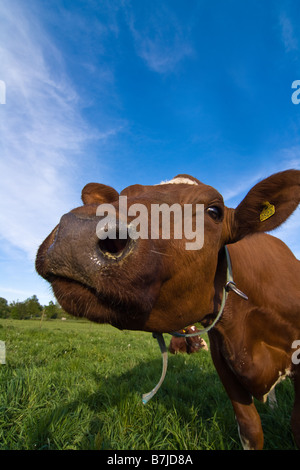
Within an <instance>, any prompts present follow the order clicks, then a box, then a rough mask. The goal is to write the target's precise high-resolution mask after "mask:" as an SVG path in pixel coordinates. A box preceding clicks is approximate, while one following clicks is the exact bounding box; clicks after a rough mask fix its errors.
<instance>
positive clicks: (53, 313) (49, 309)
mask: <svg viewBox="0 0 300 470" xmlns="http://www.w3.org/2000/svg"><path fill="white" fill-rule="evenodd" d="M44 313H45V315H46V317H47V318H52V319H54V318H57V317H58V314H59V311H58V308H57V305H56V304H54V303H53V302H52V300H50V302H49V305H46V306H45V307H44Z"/></svg>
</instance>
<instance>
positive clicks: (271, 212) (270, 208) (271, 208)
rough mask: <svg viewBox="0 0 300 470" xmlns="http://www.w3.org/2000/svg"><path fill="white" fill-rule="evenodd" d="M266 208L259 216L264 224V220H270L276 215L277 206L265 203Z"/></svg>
mask: <svg viewBox="0 0 300 470" xmlns="http://www.w3.org/2000/svg"><path fill="white" fill-rule="evenodd" d="M264 206H265V207H264V208H263V210H262V211H261V213H260V214H259V220H260V221H261V222H263V221H264V220H267V219H269V218H270V217H272V215H274V214H275V206H273V204H270V203H269V202H268V201H266V202H264Z"/></svg>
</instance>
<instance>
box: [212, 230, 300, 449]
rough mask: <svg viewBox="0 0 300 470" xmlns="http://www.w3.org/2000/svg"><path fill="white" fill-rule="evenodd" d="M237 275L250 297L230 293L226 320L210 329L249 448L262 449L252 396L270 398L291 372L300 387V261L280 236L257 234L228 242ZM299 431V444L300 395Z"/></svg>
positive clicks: (299, 399)
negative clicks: (298, 359) (299, 351)
mask: <svg viewBox="0 0 300 470" xmlns="http://www.w3.org/2000/svg"><path fill="white" fill-rule="evenodd" d="M228 249H229V252H230V257H231V261H232V268H233V276H234V280H235V282H236V283H237V285H238V286H239V287H240V288H241V289H242V290H243V291H244V292H246V293H247V295H248V297H249V300H248V301H247V302H245V301H244V300H243V299H241V298H239V297H238V296H236V295H235V294H234V293H230V294H229V296H228V299H227V302H226V306H225V309H224V313H223V315H222V318H221V320H220V321H219V322H218V323H217V324H216V326H215V327H214V328H213V329H212V330H211V332H210V333H209V339H210V349H211V354H212V358H213V362H214V364H215V367H216V369H217V372H218V374H219V376H220V378H221V380H222V382H223V385H224V387H225V389H226V391H227V393H228V395H229V398H230V399H231V401H232V404H233V407H234V410H235V413H236V416H239V415H241V416H243V419H242V420H241V421H240V422H239V428H240V435H241V439H242V441H243V445H244V446H245V447H246V448H248V447H249V448H255V447H257V446H258V447H260V446H262V444H263V433H262V428H261V424H260V418H259V416H258V413H257V411H256V408H255V406H254V404H253V399H252V397H255V398H257V399H258V400H261V401H264V400H265V398H266V396H267V394H268V393H269V392H270V390H272V388H273V387H275V385H276V383H278V382H279V381H280V380H282V379H284V378H285V377H286V376H290V377H292V378H293V380H294V381H295V386H296V389H297V390H299V387H300V371H299V365H296V364H293V363H292V354H293V353H294V352H295V350H294V349H292V347H291V346H292V344H293V342H294V341H295V339H296V338H300V261H298V260H297V259H296V258H295V257H294V255H293V254H292V253H291V251H290V250H289V249H288V248H287V246H286V245H285V244H284V243H283V242H282V241H280V240H278V239H277V238H274V237H272V236H270V235H266V234H255V235H252V236H248V237H246V238H244V239H242V240H241V241H239V242H237V243H235V244H233V245H230V246H228ZM295 400H296V401H295V407H294V416H293V421H292V425H293V430H294V434H295V438H296V439H297V442H298V444H299V442H300V441H299V439H300V434H299V432H300V410H299V406H300V396H299V393H298V395H296V397H295Z"/></svg>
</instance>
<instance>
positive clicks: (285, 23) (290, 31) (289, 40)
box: [279, 12, 298, 52]
mask: <svg viewBox="0 0 300 470" xmlns="http://www.w3.org/2000/svg"><path fill="white" fill-rule="evenodd" d="M279 23H280V28H281V37H282V41H283V44H284V47H285V50H286V52H290V51H295V50H298V41H297V38H296V35H295V31H294V27H293V24H292V21H291V20H290V18H289V17H288V16H287V14H286V13H283V12H282V13H281V14H280V17H279Z"/></svg>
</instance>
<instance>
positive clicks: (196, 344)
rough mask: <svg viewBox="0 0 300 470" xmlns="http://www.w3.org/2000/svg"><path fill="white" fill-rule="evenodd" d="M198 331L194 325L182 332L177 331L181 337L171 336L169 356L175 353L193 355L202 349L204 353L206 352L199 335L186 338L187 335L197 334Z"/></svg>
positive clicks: (205, 345)
mask: <svg viewBox="0 0 300 470" xmlns="http://www.w3.org/2000/svg"><path fill="white" fill-rule="evenodd" d="M198 332H200V330H198V328H196V327H195V326H194V325H191V326H188V327H186V328H184V329H183V330H180V331H178V332H177V333H179V335H182V336H173V337H172V339H171V341H170V344H169V351H170V353H171V354H177V353H187V354H193V353H195V352H198V351H200V350H201V349H204V351H208V347H207V344H206V342H205V341H204V339H203V338H201V336H200V335H195V336H186V335H189V334H194V333H198Z"/></svg>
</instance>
